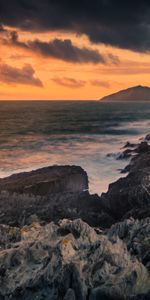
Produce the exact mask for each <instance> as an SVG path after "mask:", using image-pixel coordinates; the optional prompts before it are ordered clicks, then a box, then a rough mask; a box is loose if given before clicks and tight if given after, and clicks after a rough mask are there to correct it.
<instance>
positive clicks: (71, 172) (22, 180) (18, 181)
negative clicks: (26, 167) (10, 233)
mask: <svg viewBox="0 0 150 300" xmlns="http://www.w3.org/2000/svg"><path fill="white" fill-rule="evenodd" d="M84 190H88V177H87V174H86V172H85V171H84V170H83V169H82V168H81V167H78V166H52V167H47V168H42V169H38V170H35V171H31V172H24V173H19V174H15V175H12V176H10V177H7V178H4V179H0V191H9V192H10V193H14V192H16V193H19V194H20V193H22V194H34V195H48V194H51V193H59V192H82V191H84Z"/></svg>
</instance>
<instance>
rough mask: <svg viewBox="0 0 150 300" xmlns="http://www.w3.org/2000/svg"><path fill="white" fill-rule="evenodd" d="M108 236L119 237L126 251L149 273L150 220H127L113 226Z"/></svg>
mask: <svg viewBox="0 0 150 300" xmlns="http://www.w3.org/2000/svg"><path fill="white" fill-rule="evenodd" d="M108 236H109V238H110V239H111V238H112V237H119V238H120V239H122V240H123V241H124V243H125V244H126V246H127V249H128V251H130V253H132V254H134V256H136V257H137V258H138V260H139V261H141V262H142V263H143V264H144V265H145V266H146V267H147V269H148V270H149V272H150V218H146V219H143V220H140V221H139V220H138V219H137V220H135V219H133V218H130V219H127V220H125V221H123V222H120V223H117V224H114V225H113V226H112V227H111V228H110V229H109V231H108Z"/></svg>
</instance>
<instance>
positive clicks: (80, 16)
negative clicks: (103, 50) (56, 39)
mask: <svg viewBox="0 0 150 300" xmlns="http://www.w3.org/2000/svg"><path fill="white" fill-rule="evenodd" d="M0 12H1V16H0V17H1V22H2V23H3V24H4V25H9V26H13V27H15V28H21V29H25V30H28V31H33V32H38V31H40V32H42V31H49V30H65V31H70V32H75V33H78V34H86V35H87V36H88V37H89V39H90V40H91V41H92V42H93V43H104V44H106V45H112V46H116V47H120V48H125V49H131V50H134V51H141V52H143V51H145V52H146V51H149V50H150V1H149V0H142V1H141V0H132V1H131V0H122V1H119V0H93V1H91V0H86V1H85V0H72V1H70V0H55V1H54V0H44V1H41V0H21V1H18V0H13V1H10V0H1V2H0Z"/></svg>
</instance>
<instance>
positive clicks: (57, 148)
mask: <svg viewBox="0 0 150 300" xmlns="http://www.w3.org/2000/svg"><path fill="white" fill-rule="evenodd" d="M149 131H150V103H144V102H143V103H142V102H141V103H135V102H131V103H100V102H96V101H31V102H29V101H19V102H17V101H1V102H0V177H4V176H7V175H10V174H12V173H18V172H21V171H29V170H33V169H36V168H39V167H43V166H49V165H65V164H69V165H80V166H82V167H83V168H84V169H85V170H86V171H87V173H88V176H89V185H90V192H92V193H98V194H101V192H103V191H106V190H107V188H108V185H109V183H111V182H113V181H115V180H116V179H117V178H119V177H121V175H120V171H119V170H120V169H121V168H123V167H124V166H125V165H126V164H127V161H118V160H115V159H113V156H112V157H107V154H108V153H118V152H120V151H121V148H122V147H123V145H124V144H125V142H126V141H128V140H129V141H138V139H140V138H141V137H143V136H144V135H146V134H147V133H149Z"/></svg>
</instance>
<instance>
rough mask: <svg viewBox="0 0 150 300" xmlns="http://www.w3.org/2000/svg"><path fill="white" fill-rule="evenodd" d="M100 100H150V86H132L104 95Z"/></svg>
mask: <svg viewBox="0 0 150 300" xmlns="http://www.w3.org/2000/svg"><path fill="white" fill-rule="evenodd" d="M100 101H150V87H146V86H141V85H138V86H134V87H130V88H128V89H125V90H121V91H119V92H117V93H114V94H111V95H108V96H105V97H103V98H101V99H100Z"/></svg>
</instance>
